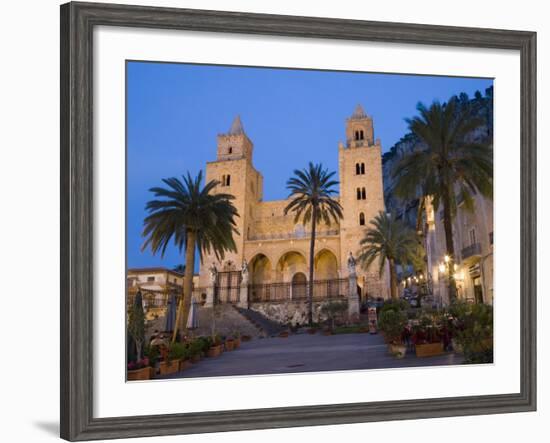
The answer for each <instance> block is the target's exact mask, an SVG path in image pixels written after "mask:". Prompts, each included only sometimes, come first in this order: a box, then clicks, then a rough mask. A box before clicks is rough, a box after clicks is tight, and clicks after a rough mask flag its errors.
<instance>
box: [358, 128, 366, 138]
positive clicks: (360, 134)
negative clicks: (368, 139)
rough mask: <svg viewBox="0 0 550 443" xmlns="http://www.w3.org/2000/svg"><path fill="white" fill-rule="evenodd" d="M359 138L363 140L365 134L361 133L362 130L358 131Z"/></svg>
mask: <svg viewBox="0 0 550 443" xmlns="http://www.w3.org/2000/svg"><path fill="white" fill-rule="evenodd" d="M359 138H360V139H361V140H364V139H365V134H364V133H363V130H361V131H359Z"/></svg>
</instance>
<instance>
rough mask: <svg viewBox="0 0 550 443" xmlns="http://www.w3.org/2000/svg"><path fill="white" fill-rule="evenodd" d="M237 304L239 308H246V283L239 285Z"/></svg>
mask: <svg viewBox="0 0 550 443" xmlns="http://www.w3.org/2000/svg"><path fill="white" fill-rule="evenodd" d="M237 306H238V307H239V308H243V309H248V285H241V288H240V291H239V302H238V303H237Z"/></svg>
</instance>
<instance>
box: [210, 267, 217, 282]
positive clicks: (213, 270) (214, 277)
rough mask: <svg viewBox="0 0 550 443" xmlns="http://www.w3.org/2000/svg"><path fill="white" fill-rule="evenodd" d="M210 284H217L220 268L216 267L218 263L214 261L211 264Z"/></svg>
mask: <svg viewBox="0 0 550 443" xmlns="http://www.w3.org/2000/svg"><path fill="white" fill-rule="evenodd" d="M209 270H210V285H211V286H215V285H216V280H217V278H218V269H217V268H216V265H215V264H214V263H212V266H210V269H209Z"/></svg>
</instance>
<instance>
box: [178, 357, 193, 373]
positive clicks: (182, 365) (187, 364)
mask: <svg viewBox="0 0 550 443" xmlns="http://www.w3.org/2000/svg"><path fill="white" fill-rule="evenodd" d="M190 367H191V362H190V361H189V360H181V361H180V371H185V370H186V369H188V368H190Z"/></svg>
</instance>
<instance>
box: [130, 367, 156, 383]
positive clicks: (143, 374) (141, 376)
mask: <svg viewBox="0 0 550 443" xmlns="http://www.w3.org/2000/svg"><path fill="white" fill-rule="evenodd" d="M151 369H152V368H151V367H150V366H146V367H144V368H141V369H133V370H131V371H128V373H127V379H128V381H135V380H149V379H150V378H151Z"/></svg>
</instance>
